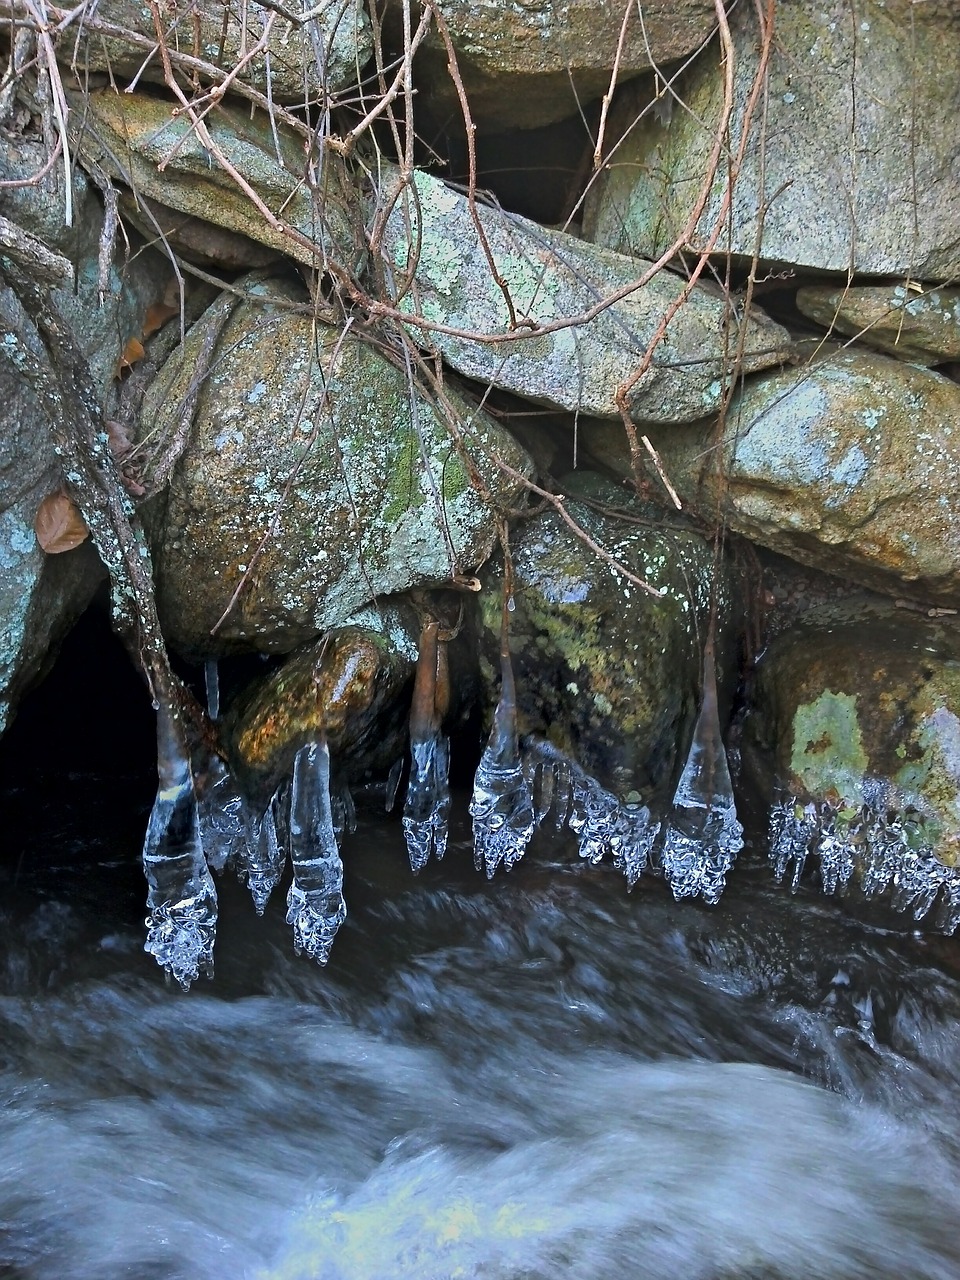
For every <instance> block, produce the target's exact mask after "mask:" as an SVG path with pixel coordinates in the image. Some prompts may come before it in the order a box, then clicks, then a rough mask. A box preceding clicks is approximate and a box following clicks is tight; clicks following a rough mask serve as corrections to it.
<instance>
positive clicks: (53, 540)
mask: <svg viewBox="0 0 960 1280" xmlns="http://www.w3.org/2000/svg"><path fill="white" fill-rule="evenodd" d="M33 528H34V531H35V532H36V535H37V541H38V542H39V543H40V546H41V547H42V548H43V550H44V551H46V553H47V555H50V556H55V555H59V554H60V553H61V552H62V551H72V550H73V548H74V547H79V545H80V543H81V542H85V541H86V539H87V538H89V537H90V530H89V529H88V528H87V524H86V521H85V520H84V518H83V516H82V515H81V514H80V512H79V511H78V510H77V506H76V503H75V502H74V501H73V499H72V498H71V497H70V495H69V493H66V492H65V491H64V490H63V489H58V490H57V491H56V492H55V493H48V494H47V496H46V497H45V498H44V500H43V501H42V502H41V503H40V506H39V507H38V508H37V515H36V519H35V520H34V522H33Z"/></svg>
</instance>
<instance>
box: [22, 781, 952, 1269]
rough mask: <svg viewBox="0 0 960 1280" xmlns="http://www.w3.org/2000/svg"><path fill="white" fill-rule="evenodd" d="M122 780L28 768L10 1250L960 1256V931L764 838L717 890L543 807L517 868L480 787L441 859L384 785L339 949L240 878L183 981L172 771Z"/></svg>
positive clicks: (812, 1261) (940, 1261)
mask: <svg viewBox="0 0 960 1280" xmlns="http://www.w3.org/2000/svg"><path fill="white" fill-rule="evenodd" d="M94 763H96V762H94ZM107 781H108V783H109V785H106V783H105V780H104V777H103V775H102V772H99V773H98V772H96V771H90V770H84V769H82V768H74V769H73V770H72V771H70V772H68V773H66V774H64V773H60V774H58V775H56V776H55V777H54V776H50V777H45V776H44V775H43V774H42V773H34V774H32V775H31V776H30V777H29V778H28V779H22V778H21V779H20V782H19V783H18V785H16V786H13V785H8V786H7V787H6V790H5V792H4V794H3V803H4V812H5V814H6V826H5V845H6V856H5V859H4V862H3V871H2V878H0V889H2V894H0V924H2V934H0V1096H2V1108H0V1277H3V1278H4V1280H14V1278H15V1280H27V1278H29V1280H120V1278H121V1277H125V1278H133V1280H208V1278H209V1280H214V1278H217V1280H234V1278H237V1280H240V1278H244V1280H245V1278H247V1277H250V1278H251V1280H280V1278H281V1277H282V1278H284V1280H405V1278H406V1277H411V1278H413V1277H417V1278H418V1280H453V1278H454V1277H457V1278H460V1277H465V1278H468V1277H490V1278H494V1277H495V1278H497V1280H500V1278H503V1280H507V1278H510V1280H541V1278H542V1280H561V1278H564V1280H566V1278H567V1277H571V1278H572V1277H577V1278H582V1280H600V1278H601V1277H602V1278H603V1280H659V1278H660V1277H664V1278H669V1280H700V1278H701V1277H702V1278H703V1280H720V1278H721V1277H722V1278H724V1280H727V1278H729V1280H733V1278H734V1277H736V1278H738V1280H744V1278H749V1280H774V1278H776V1280H780V1278H783V1280H815V1278H818V1277H824V1278H826V1277H831V1278H834V1277H836V1278H837V1280H855V1278H856V1277H864V1278H865V1280H866V1278H867V1277H869V1278H870V1280H881V1278H887V1277H889V1278H890V1280H894V1278H896V1280H903V1278H904V1277H910V1278H911V1280H925V1278H927V1277H930V1278H933V1277H938V1278H939V1277H944V1278H946V1277H953V1278H954V1280H955V1278H956V1277H958V1276H960V1238H958V1233H957V1229H956V1225H955V1223H956V1215H955V1208H956V1197H957V1191H958V1186H960V1177H958V1175H960V1109H958V1106H957V1102H958V1098H960V1079H958V1074H960V1030H958V1027H960V1023H958V1013H960V981H958V973H955V972H951V969H950V967H949V964H948V958H949V957H950V956H951V954H953V948H954V947H955V944H953V943H952V942H947V943H943V942H941V941H936V940H933V941H924V940H922V939H920V938H919V937H910V936H899V935H894V934H890V933H885V932H883V931H880V930H877V929H870V928H867V927H865V926H864V925H862V924H858V923H856V922H854V921H852V920H851V919H850V918H848V916H846V915H845V914H844V912H843V910H842V908H841V906H840V905H838V904H837V903H836V902H834V901H832V900H827V899H824V898H820V897H817V896H815V895H814V893H813V892H812V890H807V889H806V888H801V891H800V893H799V894H798V895H797V896H796V897H792V896H790V895H789V894H788V893H787V892H785V891H784V890H783V889H780V888H777V886H776V885H775V884H774V883H773V882H772V879H771V877H770V874H769V872H768V871H767V870H766V868H765V867H764V866H763V864H762V862H761V861H760V860H759V859H756V860H755V865H754V867H753V868H752V869H751V866H750V865H749V858H748V859H747V864H746V865H742V866H741V867H740V868H738V869H737V871H736V873H735V874H734V875H733V876H732V878H731V883H730V886H729V888H728V890H727V892H726V893H725V894H724V897H723V898H722V899H721V901H720V903H719V905H718V906H716V907H712V908H710V907H703V906H697V905H691V904H690V903H683V904H680V905H678V904H675V903H674V902H673V901H672V899H671V897H670V895H669V893H668V892H667V890H666V888H665V886H664V885H663V883H662V882H660V881H656V880H653V879H650V878H644V879H642V880H641V882H640V884H639V885H638V886H637V888H636V889H635V890H634V892H633V893H630V894H628V893H627V892H626V890H625V887H624V881H623V878H622V877H621V876H620V875H619V873H617V872H615V871H614V870H613V869H612V868H609V867H607V866H604V865H601V866H599V867H591V866H589V865H587V864H585V863H581V862H579V860H578V859H577V857H576V851H575V846H572V845H571V843H570V842H569V841H568V840H566V839H565V840H563V841H557V840H553V841H551V840H549V839H547V838H546V837H540V836H538V837H537V841H536V842H535V845H534V847H533V848H532V849H531V852H530V853H529V854H528V856H527V858H526V859H524V861H523V862H522V863H521V864H520V865H519V866H518V867H517V868H516V869H515V870H514V871H513V872H512V873H510V874H509V875H504V874H500V875H498V877H497V878H496V879H495V880H493V881H492V882H489V883H488V882H487V881H485V880H484V879H483V878H482V877H481V876H478V875H477V874H476V873H475V872H474V870H473V867H472V849H471V844H470V836H469V825H468V824H469V818H468V816H467V813H466V797H465V796H463V795H460V796H457V797H455V801H454V806H453V827H452V830H451V839H450V847H449V850H448V852H447V856H446V859H445V861H444V863H443V864H442V865H437V864H436V863H433V862H431V863H430V864H429V865H428V867H427V868H426V870H425V871H424V872H423V873H421V875H420V876H419V877H414V876H413V875H412V874H411V873H410V870H409V867H408V866H407V860H406V852H405V848H404V841H403V832H402V827H401V824H400V823H399V821H397V820H387V819H385V818H384V817H383V816H382V815H381V814H380V813H378V812H377V810H376V809H375V808H374V807H373V806H372V805H366V806H365V805H362V804H361V806H360V810H359V827H358V830H357V832H356V834H355V835H354V836H352V837H351V838H350V840H349V843H348V845H347V847H346V848H345V851H344V853H345V856H344V862H345V867H346V882H345V896H346V899H347V902H348V905H349V914H348V917H347V920H346V923H345V924H344V926H343V928H342V929H341V931H340V934H339V935H338V937H337V940H336V943H335V946H334V949H333V954H332V957H331V961H330V964H329V966H328V967H327V968H325V969H324V968H321V967H319V966H318V965H317V964H315V963H314V962H313V961H311V960H309V959H306V958H297V957H296V956H295V955H294V954H293V948H292V945H291V938H290V930H289V929H288V927H287V926H286V925H285V923H284V919H283V916H284V910H283V893H281V892H278V893H276V894H275V895H274V897H273V899H272V900H271V902H270V904H269V906H268V908H267V913H266V916H265V917H264V919H262V920H258V919H257V917H256V916H255V914H254V911H253V907H252V905H251V902H250V899H249V895H248V894H247V892H246V890H245V889H243V888H241V887H240V886H239V885H238V884H237V883H236V882H235V880H233V878H232V877H231V876H230V875H229V874H225V875H224V876H221V877H220V879H219V882H218V890H219V893H220V898H221V927H220V933H219V937H218V942H217V952H216V965H217V971H216V976H215V979H214V980H213V981H212V982H206V981H203V980H201V981H199V982H197V983H196V984H195V985H194V987H193V989H192V990H191V991H190V992H189V993H186V994H184V993H183V992H181V991H180V989H179V988H178V987H176V986H175V985H171V984H170V983H169V982H165V980H164V976H163V974H162V973H161V972H160V970H159V969H158V968H157V967H156V965H155V964H154V963H153V961H152V959H151V958H150V957H149V956H146V955H144V953H143V938H144V924H143V895H144V882H143V876H142V870H141V868H140V866H139V844H140V840H141V839H142V831H143V823H144V820H145V814H146V811H147V809H148V808H149V804H150V801H151V791H152V786H153V785H155V784H154V783H153V780H152V779H151V777H150V775H149V770H147V771H146V772H144V771H140V772H135V773H130V774H129V775H123V774H120V775H116V774H115V775H114V776H113V777H111V778H110V779H108V780H107ZM51 789H55V794H56V796H57V801H56V803H55V804H52V803H47V804H44V803H43V802H42V801H41V800H40V799H39V797H40V796H42V795H48V794H50V791H51ZM17 832H20V833H21V837H20V838H21V839H22V844H23V847H22V849H21V851H20V854H19V855H18V856H17V857H14V856H13V854H14V853H15V849H14V845H15V843H16V839H17V838H18V837H17V835H16V833H17ZM958 972H960V971H958Z"/></svg>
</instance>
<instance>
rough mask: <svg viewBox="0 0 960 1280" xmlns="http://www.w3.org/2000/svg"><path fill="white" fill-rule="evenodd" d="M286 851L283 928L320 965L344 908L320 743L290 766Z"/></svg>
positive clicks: (325, 761)
mask: <svg viewBox="0 0 960 1280" xmlns="http://www.w3.org/2000/svg"><path fill="white" fill-rule="evenodd" d="M288 850H289V853H290V861H291V863H292V864H293V883H292V884H291V886H290V891H289V893H288V894H287V924H290V925H293V945H294V949H295V950H296V952H297V954H298V955H299V954H301V952H304V951H305V952H306V953H307V955H309V956H312V957H313V958H314V960H316V961H318V962H319V963H320V964H326V963H327V960H328V959H329V958H330V948H331V947H332V946H333V940H334V938H335V937H336V934H337V930H338V929H339V928H340V926H341V925H342V924H343V922H344V920H345V919H346V915H347V908H346V903H345V902H344V900H343V864H342V863H341V861H340V850H339V848H338V846H337V834H336V829H335V825H334V815H333V806H332V803H331V799H330V753H329V751H328V749H327V744H326V742H324V741H320V742H311V743H309V744H308V745H307V746H305V747H301V748H300V750H299V751H298V752H297V755H296V758H295V760H294V763H293V781H292V783H291V785H290V817H289V826H288Z"/></svg>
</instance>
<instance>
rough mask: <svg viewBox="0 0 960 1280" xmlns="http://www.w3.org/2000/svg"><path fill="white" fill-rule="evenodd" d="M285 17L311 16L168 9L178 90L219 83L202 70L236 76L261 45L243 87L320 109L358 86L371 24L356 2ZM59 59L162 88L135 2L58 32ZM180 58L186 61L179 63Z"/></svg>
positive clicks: (101, 10) (152, 31)
mask: <svg viewBox="0 0 960 1280" xmlns="http://www.w3.org/2000/svg"><path fill="white" fill-rule="evenodd" d="M290 10H291V11H292V12H294V13H296V12H305V11H307V10H309V12H310V14H311V18H310V20H309V21H308V22H306V23H303V24H302V25H294V23H292V22H290V21H288V20H287V19H286V18H283V17H282V16H281V15H280V13H278V12H276V11H275V10H274V8H273V7H272V6H269V7H268V6H266V5H261V4H258V3H257V2H256V0H244V4H243V6H242V7H238V8H232V7H231V6H229V5H225V4H214V3H211V2H210V0H200V2H199V3H196V0H193V2H192V3H189V4H186V3H183V0H172V3H169V2H167V3H165V4H164V5H163V8H162V10H161V12H162V15H163V22H164V35H165V38H166V41H167V45H168V48H169V49H170V51H171V53H172V54H173V55H174V57H173V60H172V66H173V70H174V73H175V74H176V76H177V79H178V80H179V82H180V84H181V85H182V86H183V87H184V88H185V89H188V90H189V89H192V88H193V87H194V86H195V83H196V81H197V80H199V81H200V83H201V84H210V83H218V82H219V81H221V80H222V79H223V77H222V76H221V77H217V76H215V75H211V74H209V73H208V72H206V71H205V68H204V66H203V64H206V66H207V67H214V68H217V69H219V70H221V71H224V72H229V73H232V72H233V71H234V69H235V68H236V67H237V66H238V64H239V63H240V62H241V61H242V59H243V58H244V57H245V56H246V54H247V53H248V51H249V50H251V49H252V48H254V47H255V46H256V45H258V44H259V43H260V42H261V41H263V39H264V37H266V48H265V49H264V50H261V51H260V52H259V53H257V54H256V55H255V56H254V57H253V58H250V59H249V61H248V62H247V63H246V65H245V66H244V67H243V69H242V70H241V72H240V74H239V76H238V77H237V79H238V80H239V82H240V83H241V84H250V85H252V86H253V87H254V88H256V89H258V90H259V91H260V92H261V93H263V94H267V93H269V95H270V97H271V99H272V101H274V102H277V103H281V104H283V103H289V104H290V105H300V106H303V105H304V103H308V102H309V103H316V102H317V101H319V102H320V103H321V104H322V105H324V106H326V103H327V97H328V95H330V94H335V93H339V92H340V91H341V90H342V89H345V88H346V87H347V86H348V85H353V84H356V83H357V81H358V80H359V79H360V73H361V71H362V69H363V66H364V63H366V62H367V61H368V60H369V58H370V55H371V53H372V52H373V43H372V40H371V36H370V19H369V18H368V17H367V14H366V10H365V9H364V7H363V4H362V3H361V2H360V0H325V2H323V0H321V3H320V4H318V5H308V6H305V7H304V6H298V5H297V4H296V3H294V4H292V5H291V6H290ZM268 26H269V28H270V29H269V31H267V27H268ZM59 50H60V55H61V58H62V59H63V60H64V61H69V63H70V66H71V68H73V69H75V70H76V71H77V72H79V73H81V74H83V73H89V72H93V73H97V72H107V73H109V74H110V75H111V76H113V77H115V78H116V79H117V80H118V81H123V80H126V79H136V80H137V81H139V80H141V79H144V80H153V81H157V82H159V83H162V82H163V79H164V67H163V61H162V59H161V56H160V53H159V51H158V49H157V35H156V27H155V26H154V22H153V16H152V14H151V11H150V8H149V6H148V5H145V4H141V3H139V2H137V0H101V3H100V4H99V5H98V6H97V8H96V10H95V11H94V12H93V13H90V12H88V11H84V12H83V14H82V16H81V21H80V23H79V30H78V29H77V28H75V27H74V26H73V25H72V24H70V25H68V26H66V27H65V28H64V29H63V31H62V32H61V34H60V37H59ZM177 54H180V55H184V56H185V58H188V59H190V61H188V62H183V63H181V62H179V61H178V60H177V57H176V55H177ZM265 54H266V55H267V56H265ZM198 59H199V60H200V61H199V63H198V62H197V60H198ZM268 82H269V83H268ZM120 87H121V88H124V89H125V88H126V86H125V85H123V84H121V86H120Z"/></svg>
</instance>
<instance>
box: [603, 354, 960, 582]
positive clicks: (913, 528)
mask: <svg viewBox="0 0 960 1280" xmlns="http://www.w3.org/2000/svg"><path fill="white" fill-rule="evenodd" d="M715 433H716V428H715V427H714V425H713V424H706V425H703V426H700V427H697V428H691V429H689V430H685V431H682V432H681V431H675V432H670V433H668V432H665V431H652V432H651V437H652V439H653V441H654V444H655V445H656V447H657V449H658V450H659V452H660V455H661V457H662V459H663V462H664V465H665V466H666V469H667V472H668V474H669V475H670V477H671V478H672V480H673V482H674V484H675V485H676V486H677V488H678V490H679V491H680V493H681V495H683V496H684V497H685V498H687V499H688V500H689V501H690V502H691V503H692V504H694V505H695V506H697V507H698V508H699V509H701V510H703V512H704V513H705V514H707V513H709V512H711V511H715V510H716V509H717V507H718V505H719V506H720V508H721V509H722V510H723V511H724V512H725V514H726V517H727V519H728V520H729V522H730V527H731V528H732V529H735V530H736V531H737V532H738V533H742V534H743V535H744V536H745V537H748V538H751V539H754V540H755V541H757V542H759V543H761V544H762V545H763V546H766V547H769V548H771V549H772V550H774V551H778V552H780V553H781V554H783V555H786V556H790V557H792V558H793V559H795V560H799V561H800V562H801V563H805V564H809V565H812V566H813V567H814V568H818V569H823V570H826V571H827V572H832V573H836V574H840V575H842V576H844V577H848V578H853V579H855V580H857V581H858V582H860V583H861V584H862V585H865V586H869V587H870V588H872V589H874V590H877V591H880V592H884V593H886V594H889V595H894V596H899V595H909V596H912V597H914V598H916V599H919V600H921V601H923V600H927V601H930V602H932V603H934V604H936V603H939V604H943V605H947V606H951V605H955V604H957V603H958V602H960V531H958V529H957V525H956V520H955V519H954V491H955V482H954V476H955V475H956V472H957V467H958V465H960V388H958V387H957V385H956V383H954V382H952V381H950V380H949V379H947V378H944V377H942V376H940V375H939V374H937V373H934V372H932V371H930V370H927V369H920V368H917V367H915V366H912V365H907V364H903V363H902V362H900V361H894V360H890V359H888V358H886V357H884V356H880V355H872V354H868V353H866V352H861V351H844V352H834V353H830V354H826V355H824V356H823V357H822V358H821V359H819V360H818V361H817V362H816V363H814V364H811V365H809V366H803V367H800V368H797V369H790V370H785V371H784V372H782V373H776V374H768V375H766V376H765V377H763V378H761V379H758V380H754V381H753V382H750V383H748V384H746V385H745V386H744V388H743V390H742V392H739V393H737V394H736V395H735V396H734V399H733V401H732V403H731V405H730V411H729V414H728V416H727V422H726V427H725V431H724V433H723V442H722V469H723V474H722V479H718V476H717V470H716V461H715V456H714V444H715ZM610 438H611V452H609V453H608V454H607V457H608V458H609V460H610V461H611V462H613V463H615V464H616V462H617V455H616V454H615V453H614V452H613V450H614V449H615V450H618V451H619V468H620V469H621V470H622V471H623V472H625V473H626V472H627V471H628V462H627V460H626V457H625V450H624V448H623V445H622V444H621V442H620V440H619V439H617V438H615V436H614V435H613V433H611V437H610Z"/></svg>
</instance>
